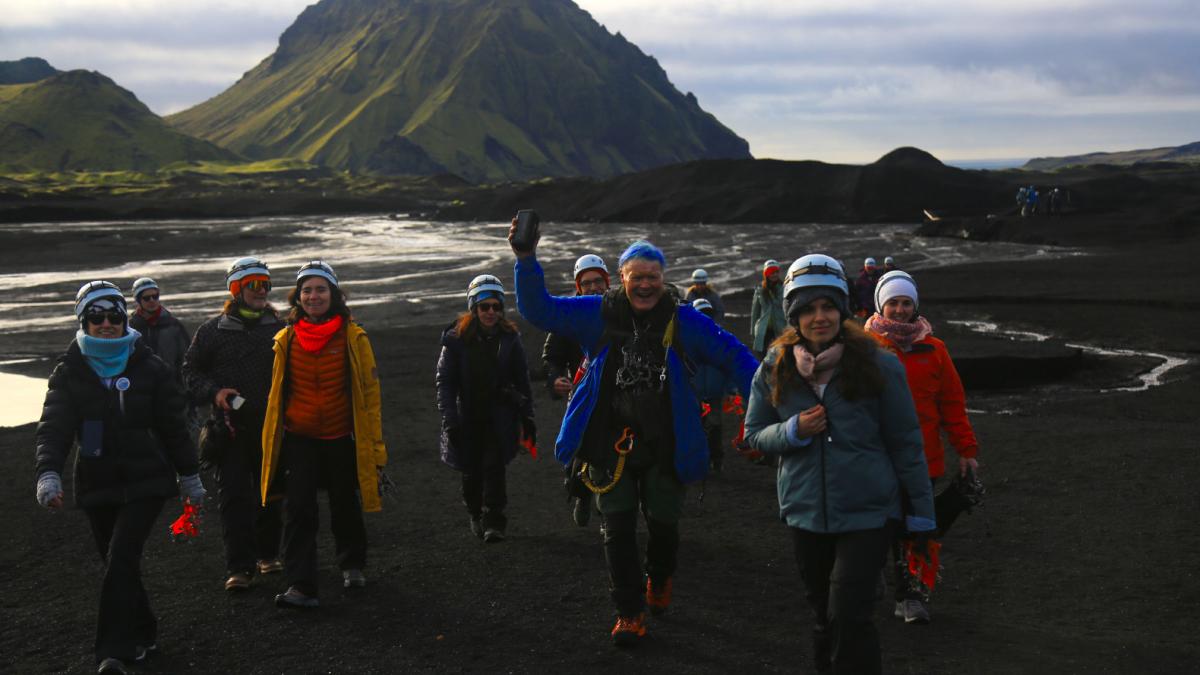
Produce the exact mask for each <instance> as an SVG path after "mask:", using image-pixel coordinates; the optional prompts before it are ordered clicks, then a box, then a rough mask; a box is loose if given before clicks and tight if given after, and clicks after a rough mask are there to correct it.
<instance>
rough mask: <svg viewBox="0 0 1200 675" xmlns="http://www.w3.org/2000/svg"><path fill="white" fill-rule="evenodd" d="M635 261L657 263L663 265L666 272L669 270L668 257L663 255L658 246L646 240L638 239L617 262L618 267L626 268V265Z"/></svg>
mask: <svg viewBox="0 0 1200 675" xmlns="http://www.w3.org/2000/svg"><path fill="white" fill-rule="evenodd" d="M634 259H641V260H649V261H650V262H656V263H658V264H659V265H661V266H662V268H663V269H664V270H665V269H667V257H666V256H664V255H663V252H662V251H661V250H659V248H658V247H657V246H655V245H654V244H651V243H650V242H648V241H646V240H645V239H638V240H637V241H635V242H633V243H632V244H630V245H629V248H627V249H625V252H624V253H622V254H621V257H620V258H619V259H618V260H617V267H618V268H620V267H624V266H625V263H627V262H629V261H630V260H634Z"/></svg>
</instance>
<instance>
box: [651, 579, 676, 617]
mask: <svg viewBox="0 0 1200 675" xmlns="http://www.w3.org/2000/svg"><path fill="white" fill-rule="evenodd" d="M646 605H647V606H648V607H649V608H650V613H651V614H653V615H654V616H658V615H659V614H662V613H663V612H665V611H667V607H670V606H671V577H667V580H666V581H665V582H663V583H662V584H656V583H654V581H653V580H651V579H647V580H646Z"/></svg>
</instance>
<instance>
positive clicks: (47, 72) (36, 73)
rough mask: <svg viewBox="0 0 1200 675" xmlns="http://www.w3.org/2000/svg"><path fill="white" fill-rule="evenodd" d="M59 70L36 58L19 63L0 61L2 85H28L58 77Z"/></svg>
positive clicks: (32, 57) (0, 82) (44, 60)
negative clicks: (54, 76)
mask: <svg viewBox="0 0 1200 675" xmlns="http://www.w3.org/2000/svg"><path fill="white" fill-rule="evenodd" d="M58 72H59V71H58V70H57V69H56V68H55V67H54V66H52V65H50V64H49V63H47V62H46V59H39V58H37V57H36V56H30V57H26V58H23V59H21V60H19V61H0V84H28V83H29V82H37V81H38V80H44V79H46V78H47V77H50V76H51V75H57V74H58Z"/></svg>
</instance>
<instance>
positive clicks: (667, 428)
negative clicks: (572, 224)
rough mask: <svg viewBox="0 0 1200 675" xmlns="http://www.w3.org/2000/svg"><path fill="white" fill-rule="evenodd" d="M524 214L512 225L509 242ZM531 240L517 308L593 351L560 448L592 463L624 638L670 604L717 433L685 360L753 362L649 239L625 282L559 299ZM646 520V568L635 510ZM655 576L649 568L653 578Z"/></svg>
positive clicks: (745, 374)
mask: <svg viewBox="0 0 1200 675" xmlns="http://www.w3.org/2000/svg"><path fill="white" fill-rule="evenodd" d="M515 232H516V220H515V219H514V220H513V227H512V229H510V231H509V242H510V245H511V243H512V239H513V235H514V234H515ZM536 246H537V245H536V242H535V243H534V245H533V247H531V248H530V250H517V249H515V248H514V253H515V254H516V256H517V263H516V279H517V306H518V307H519V308H520V310H521V314H522V315H523V316H524V317H525V319H526V320H527V321H529V322H530V323H532V324H533V325H535V326H537V327H538V328H541V329H542V330H547V331H551V332H554V333H561V334H563V335H566V336H567V337H570V338H571V339H574V340H578V341H579V344H580V345H581V346H582V347H583V352H584V354H585V355H586V356H587V357H588V359H589V366H588V369H587V372H586V373H585V374H584V376H583V380H582V381H581V382H580V383H579V385H578V386H577V387H576V389H575V394H574V396H573V398H572V400H571V405H570V407H569V408H568V410H567V416H566V419H564V420H563V426H562V430H561V431H560V432H559V434H558V441H557V444H556V447H555V454H556V456H557V457H558V460H559V461H560V462H562V463H564V464H569V463H570V462H571V461H573V460H574V459H575V458H576V457H579V458H580V459H582V460H583V461H584V462H586V464H585V465H584V466H585V467H586V469H585V471H584V472H583V475H582V476H581V477H580V480H581V481H582V482H584V483H585V485H586V486H587V488H588V489H589V490H590V491H591V492H593V493H594V494H595V496H596V504H597V506H598V508H599V510H600V513H601V516H602V517H603V521H604V528H603V532H604V554H605V559H606V561H607V564H608V572H609V582H610V588H611V591H612V599H613V603H614V604H615V605H616V609H617V622H616V625H615V626H614V627H613V629H612V633H611V636H612V640H613V643H614V644H616V645H618V646H632V645H636V644H638V643H639V642H640V641H641V639H642V638H643V637H644V636H645V634H646V626H645V614H644V610H645V607H646V605H649V606H650V610H651V612H652V613H655V614H660V613H662V612H665V611H666V610H667V607H668V606H669V605H670V603H671V587H672V577H673V575H674V573H675V568H676V555H677V552H678V549H679V516H680V512H681V510H682V508H683V498H684V485H685V484H687V483H692V482H695V481H698V480H700V479H702V478H704V476H705V474H707V473H708V461H709V453H708V443H707V441H706V439H705V436H704V430H703V428H702V427H701V424H700V411H699V406H698V405H697V402H696V395H695V394H694V393H693V391H692V388H691V384H690V383H689V381H688V372H687V369H686V368H685V366H684V362H683V359H685V358H686V359H689V360H690V361H691V363H693V364H697V365H712V366H715V367H717V368H719V369H720V370H721V372H722V373H724V374H725V376H726V377H728V378H732V379H734V380H735V381H736V382H737V383H738V385H739V390H741V391H743V392H745V391H747V390H748V388H749V384H750V377H751V375H752V373H753V371H754V368H755V366H756V364H757V363H756V361H755V360H754V357H753V355H752V354H751V353H750V351H749V350H748V349H746V348H745V347H744V346H743V345H741V343H739V342H738V341H737V339H736V338H734V337H733V336H732V335H730V334H729V333H727V332H726V331H724V330H722V329H720V328H718V327H717V326H716V325H715V324H714V323H713V322H712V321H711V320H710V319H708V318H706V317H704V316H702V315H701V314H700V313H699V312H697V311H696V310H694V309H692V308H691V307H690V306H681V305H679V304H678V303H679V300H678V298H677V297H675V296H674V295H673V294H671V293H669V292H668V290H667V286H666V284H665V283H664V281H663V273H664V271H665V268H666V258H665V257H664V256H663V253H662V251H660V250H659V249H658V248H656V247H655V246H654V245H652V244H650V243H649V242H645V241H637V242H634V243H633V244H631V245H630V246H629V248H627V249H625V252H624V253H622V254H621V258H620V266H619V271H620V275H621V285H620V286H618V287H616V288H614V289H612V290H610V291H608V292H607V293H605V294H604V295H603V296H602V297H600V296H591V295H588V296H578V297H552V296H551V295H550V294H548V293H547V292H546V285H545V279H544V277H543V274H542V267H541V265H539V264H538V261H537V258H536V257H535V252H536ZM639 510H640V511H641V512H642V513H643V515H644V516H645V519H646V529H647V531H648V541H647V544H646V557H645V561H646V563H645V568H643V566H642V561H641V560H640V556H639V552H638V545H637V514H638V511H639ZM647 577H649V578H647Z"/></svg>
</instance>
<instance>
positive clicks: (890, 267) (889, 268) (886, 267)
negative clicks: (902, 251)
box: [883, 255, 900, 274]
mask: <svg viewBox="0 0 1200 675" xmlns="http://www.w3.org/2000/svg"><path fill="white" fill-rule="evenodd" d="M898 269H900V266H899V265H897V264H896V259H895V258H893V257H892V256H890V255H889V256H887V257H885V258H884V259H883V273H884V274H887V273H888V272H893V271H895V270H898Z"/></svg>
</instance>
